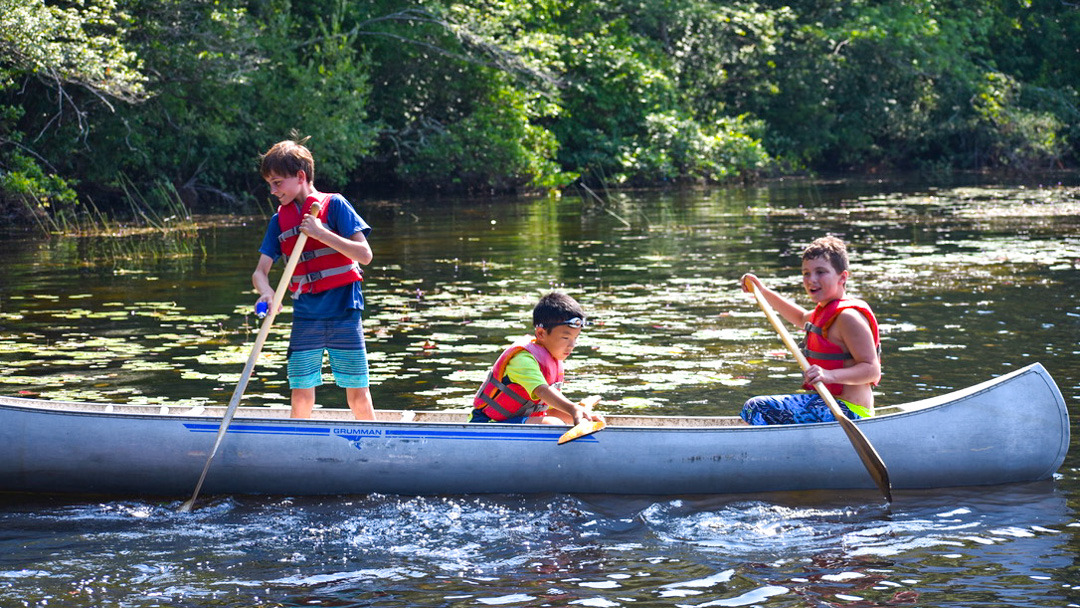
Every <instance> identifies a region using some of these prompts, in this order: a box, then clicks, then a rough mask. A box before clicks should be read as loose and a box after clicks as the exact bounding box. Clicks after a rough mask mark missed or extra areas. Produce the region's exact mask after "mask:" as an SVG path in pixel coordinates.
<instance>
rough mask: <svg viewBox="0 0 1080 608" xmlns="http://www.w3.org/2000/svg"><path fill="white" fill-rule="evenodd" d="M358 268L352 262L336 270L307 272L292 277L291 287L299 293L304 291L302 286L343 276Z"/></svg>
mask: <svg viewBox="0 0 1080 608" xmlns="http://www.w3.org/2000/svg"><path fill="white" fill-rule="evenodd" d="M355 268H358V265H357V264H356V263H355V262H354V263H352V264H346V265H345V266H338V267H337V268H327V269H326V270H316V271H315V272H309V273H307V274H302V275H299V276H294V277H293V281H292V282H293V285H295V286H296V287H295V289H296V293H301V292H302V291H303V290H304V286H305V285H307V284H309V283H314V282H315V281H318V280H319V279H325V278H326V277H334V276H337V275H339V274H345V273H347V272H352V271H353V269H355Z"/></svg>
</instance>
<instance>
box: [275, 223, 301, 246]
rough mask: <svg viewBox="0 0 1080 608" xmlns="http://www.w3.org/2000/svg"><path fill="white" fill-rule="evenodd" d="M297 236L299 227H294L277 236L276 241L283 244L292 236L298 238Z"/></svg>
mask: <svg viewBox="0 0 1080 608" xmlns="http://www.w3.org/2000/svg"><path fill="white" fill-rule="evenodd" d="M299 234H300V227H299V226H294V227H292V228H289V229H288V230H286V231H284V232H282V233H281V234H279V235H278V237H277V240H278V242H279V243H284V242H285V241H287V240H289V239H291V238H292V237H294V236H298V235H299Z"/></svg>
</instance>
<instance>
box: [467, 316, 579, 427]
mask: <svg viewBox="0 0 1080 608" xmlns="http://www.w3.org/2000/svg"><path fill="white" fill-rule="evenodd" d="M523 350H525V351H528V352H529V353H531V354H532V356H533V357H535V358H536V362H537V363H539V364H540V372H541V373H542V374H543V375H544V380H545V381H547V383H548V385H551V386H558V385H559V384H560V383H562V381H563V362H562V361H559V360H558V359H556V358H555V357H552V356H551V353H549V352H548V349H546V348H544V347H543V346H541V345H539V344H537V343H536V341H535V339H534V338H533V336H523V337H521V338H519V339H518V340H516V341H515V342H514V343H513V344H512V345H510V348H507V349H506V350H504V351H503V353H502V354H501V355H499V358H498V360H496V361H495V365H494V366H492V368H491V371H490V372H488V377H487V379H486V380H484V383H483V384H482V385H480V390H478V391H476V396H475V397H473V407H474V408H476V409H479V410H481V411H482V412H483V414H484V415H485V416H487V417H488V418H491V419H492V420H495V421H496V422H498V421H502V420H507V419H509V418H515V417H518V416H530V415H532V414H535V413H537V412H541V411H543V410H544V409H545V408H546V407H547V406H546V405H544V403H543V402H542V401H540V400H534V399H533V398H532V397H530V396H529V392H528V391H527V390H525V387H523V386H521V385H520V384H515V383H513V382H510V378H509V376H507V375H506V366H507V364H508V363H510V359H511V357H513V356H514V355H516V354H518V353H519V352H521V351H523Z"/></svg>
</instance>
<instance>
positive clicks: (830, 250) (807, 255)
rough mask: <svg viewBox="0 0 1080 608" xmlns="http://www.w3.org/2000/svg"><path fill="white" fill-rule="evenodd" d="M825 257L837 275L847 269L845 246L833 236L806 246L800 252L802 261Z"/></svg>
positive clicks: (824, 237)
mask: <svg viewBox="0 0 1080 608" xmlns="http://www.w3.org/2000/svg"><path fill="white" fill-rule="evenodd" d="M820 257H825V258H827V259H828V260H829V264H831V265H832V267H833V269H834V270H836V272H837V274H839V273H841V272H844V271H845V270H847V269H848V257H847V246H845V245H844V241H841V240H840V239H838V238H836V237H835V236H823V237H821V238H819V239H815V240H814V242H812V243H810V244H809V245H807V247H806V249H804V250H803V252H802V259H803V261H806V260H813V259H815V258H820Z"/></svg>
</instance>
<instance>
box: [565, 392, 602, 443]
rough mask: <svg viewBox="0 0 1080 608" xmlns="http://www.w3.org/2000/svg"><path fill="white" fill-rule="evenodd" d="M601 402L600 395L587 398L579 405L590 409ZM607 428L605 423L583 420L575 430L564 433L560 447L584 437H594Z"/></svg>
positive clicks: (575, 426)
mask: <svg viewBox="0 0 1080 608" xmlns="http://www.w3.org/2000/svg"><path fill="white" fill-rule="evenodd" d="M599 402H600V396H599V395H593V396H591V397H586V398H584V399H582V400H581V402H580V403H579V405H581V406H582V407H585V408H589V407H592V406H594V405H596V404H597V403H599ZM605 426H607V425H606V424H604V423H603V422H598V421H596V420H582V421H581V422H579V423H577V424H576V425H574V428H572V429H570V430H569V431H566V432H565V433H563V434H562V437H559V445H562V444H564V443H566V442H568V441H573V440H575V439H578V438H581V437H584V436H586V435H592V434H593V433H595V432H596V431H599V430H603V428H604V427H605Z"/></svg>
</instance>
